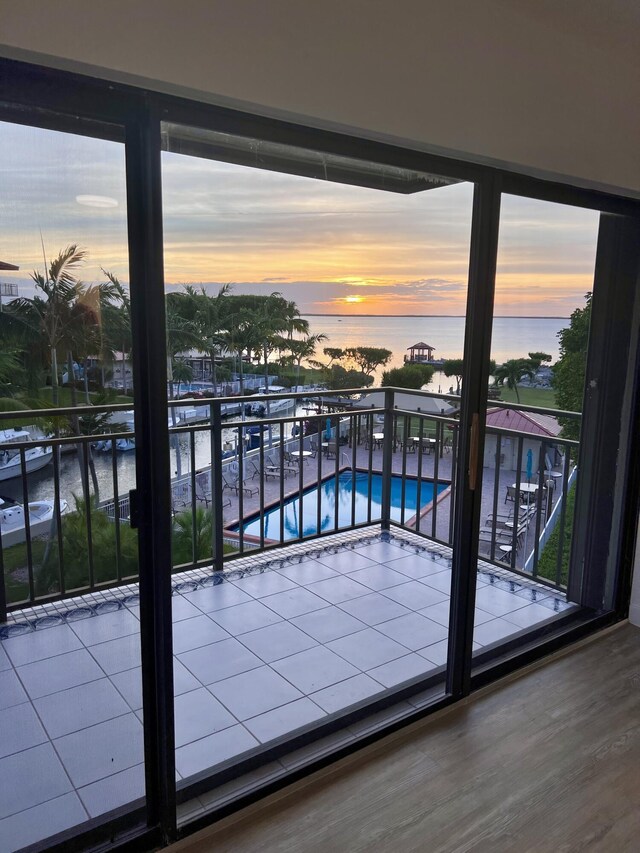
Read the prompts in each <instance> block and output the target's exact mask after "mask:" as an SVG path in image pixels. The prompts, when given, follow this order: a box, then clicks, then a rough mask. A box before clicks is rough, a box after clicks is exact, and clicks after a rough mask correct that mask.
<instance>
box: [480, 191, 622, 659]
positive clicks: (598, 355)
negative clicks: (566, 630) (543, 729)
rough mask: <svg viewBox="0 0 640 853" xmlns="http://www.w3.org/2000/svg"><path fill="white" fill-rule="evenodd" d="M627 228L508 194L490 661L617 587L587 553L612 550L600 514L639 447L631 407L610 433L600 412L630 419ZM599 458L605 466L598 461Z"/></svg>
mask: <svg viewBox="0 0 640 853" xmlns="http://www.w3.org/2000/svg"><path fill="white" fill-rule="evenodd" d="M612 219H614V220H615V219H616V218H615V217H613V218H612ZM615 227H616V226H615V223H614V224H613V225H612V224H611V223H608V222H607V217H606V216H605V217H601V216H600V214H599V212H597V211H594V210H591V209H583V208H578V207H571V206H569V205H566V204H557V203H552V202H548V201H540V200H537V199H532V198H526V197H523V196H516V195H507V194H505V195H503V196H502V198H501V207H500V227H499V242H498V253H497V271H496V281H495V298H494V306H493V322H492V330H491V350H490V353H491V359H490V364H489V367H488V373H489V376H490V379H489V385H488V388H487V408H486V417H485V419H484V442H483V450H482V456H481V458H479V459H478V462H477V466H478V467H477V471H478V482H477V489H478V491H479V495H478V502H479V504H480V507H479V533H478V538H477V544H478V561H477V573H476V575H475V577H476V595H475V612H474V632H473V656H474V659H475V661H476V662H477V663H487V662H490V661H491V660H492V659H493V658H495V657H496V656H497V655H499V654H501V653H504V651H505V649H507V648H517V647H518V646H519V645H522V644H525V643H527V642H530V641H531V639H532V638H533V637H535V636H544V635H545V634H549V633H551V632H553V631H554V630H556V629H557V628H558V626H559V625H561V624H569V623H570V622H571V621H572V620H573V621H575V620H579V619H580V618H584V616H585V614H586V613H587V612H588V613H592V614H593V613H598V612H600V613H601V612H606V611H607V610H610V609H611V608H612V606H613V600H612V598H611V597H609V598H607V596H606V594H605V590H606V588H607V587H608V586H611V582H612V577H611V571H612V569H611V562H610V561H609V563H608V562H607V559H606V558H605V559H603V560H602V561H601V562H600V564H599V566H598V567H597V568H596V566H594V565H593V564H591V568H590V572H591V577H590V580H589V584H590V585H591V586H590V587H589V584H587V583H586V582H585V579H584V572H585V561H584V556H585V554H586V553H594V551H592V550H591V549H595V550H596V551H598V550H599V552H600V553H601V554H609V553H610V545H611V541H612V533H611V531H612V530H617V529H618V528H619V525H620V517H619V516H618V517H616V516H615V512H614V510H613V505H612V504H611V506H610V507H609V510H608V514H607V521H606V523H605V525H604V526H603V525H601V524H600V525H594V523H593V516H592V515H591V516H590V513H592V512H593V509H592V507H593V501H594V500H596V501H597V497H596V496H597V495H600V497H601V498H602V497H603V496H604V495H605V494H611V493H612V492H613V490H614V489H615V476H616V475H615V471H616V466H617V465H619V464H622V459H623V458H624V454H625V453H626V450H627V448H626V445H625V443H624V441H622V438H621V436H620V432H619V430H620V418H619V414H618V416H617V417H616V418H614V422H613V423H612V426H611V432H610V433H609V435H608V438H607V439H606V441H604V440H603V439H604V437H603V435H602V429H603V426H602V420H601V419H602V417H603V416H605V415H611V413H612V411H613V410H615V411H617V412H618V413H619V412H620V411H621V409H622V407H623V405H624V401H625V394H627V395H628V393H629V388H628V378H629V367H628V353H629V352H630V351H631V350H630V333H631V327H630V324H629V322H628V320H627V321H625V320H624V319H623V317H624V315H625V313H626V314H627V317H630V316H631V314H632V312H633V305H634V293H633V288H632V286H630V284H629V282H628V281H625V280H624V275H623V273H622V272H621V270H620V269H619V268H618V269H616V267H615V264H614V263H609V265H608V266H607V267H606V268H605V260H606V258H607V256H610V255H611V254H612V253H614V252H615V250H614V245H615V243H614V241H615V240H616V239H619V237H616V236H614V229H615ZM631 230H632V229H631ZM623 305H624V306H625V307H624V308H623V307H622V306H623ZM614 329H616V332H615V333H614V335H613V337H612V336H611V332H612V331H613V330H614ZM616 350H617V351H618V353H619V355H618V358H619V361H618V363H617V366H616V367H615V368H613V364H614V363H615V362H614V361H613V360H612V356H613V352H614V351H616ZM607 351H608V354H607ZM601 386H602V388H603V390H604V388H607V391H608V397H609V402H608V404H607V407H606V409H603V403H602V398H601V397H600V393H601V392H600V388H601ZM616 430H617V431H616ZM605 448H606V450H605ZM600 453H606V454H607V456H608V460H609V461H608V465H607V466H606V467H605V466H602V465H600V466H598V455H599V454H600ZM620 454H622V455H620ZM589 518H591V519H592V520H591V522H590V521H589ZM607 525H608V526H607ZM589 588H590V589H591V594H590V593H589Z"/></svg>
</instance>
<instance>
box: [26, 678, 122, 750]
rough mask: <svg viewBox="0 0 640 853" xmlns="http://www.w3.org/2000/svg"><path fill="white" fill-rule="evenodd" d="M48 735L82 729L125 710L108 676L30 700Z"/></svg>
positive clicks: (52, 735) (65, 733) (60, 734)
mask: <svg viewBox="0 0 640 853" xmlns="http://www.w3.org/2000/svg"><path fill="white" fill-rule="evenodd" d="M33 704H34V706H35V708H36V711H37V712H38V714H39V716H40V719H41V720H42V722H43V724H44V727H45V728H46V730H47V734H48V735H49V737H50V738H57V737H61V736H62V735H67V734H70V733H71V732H76V731H79V730H80V729H86V728H87V727H88V726H93V725H95V724H96V723H102V722H104V721H105V720H110V719H112V718H113V717H119V716H121V715H122V714H126V713H128V712H129V706H128V705H127V703H126V702H125V701H124V699H123V698H122V697H121V696H120V694H119V693H118V691H117V690H116V689H115V687H114V686H113V685H112V684H111V683H110V681H109V679H108V678H106V677H105V678H101V679H100V680H98V681H90V682H89V683H88V684H81V685H80V686H78V687H71V688H69V690H62V691H61V692H59V693H52V694H50V695H49V696H43V697H42V699H35V700H34V702H33Z"/></svg>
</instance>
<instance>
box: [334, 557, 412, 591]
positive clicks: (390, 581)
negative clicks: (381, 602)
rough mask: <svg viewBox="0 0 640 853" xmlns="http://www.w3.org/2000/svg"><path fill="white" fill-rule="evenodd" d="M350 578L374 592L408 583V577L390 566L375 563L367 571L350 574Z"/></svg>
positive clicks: (362, 570) (361, 570) (359, 570)
mask: <svg viewBox="0 0 640 853" xmlns="http://www.w3.org/2000/svg"><path fill="white" fill-rule="evenodd" d="M348 576H349V577H350V578H352V579H353V580H354V581H358V583H361V584H363V585H364V586H366V587H368V588H369V589H372V590H380V589H389V587H392V586H399V585H400V584H401V583H407V581H408V578H407V576H406V575H403V574H401V572H395V571H394V570H393V569H392V568H390V567H389V566H386V565H382V564H381V563H374V564H373V565H371V566H369V567H368V568H366V569H358V570H357V571H354V572H349V575H348Z"/></svg>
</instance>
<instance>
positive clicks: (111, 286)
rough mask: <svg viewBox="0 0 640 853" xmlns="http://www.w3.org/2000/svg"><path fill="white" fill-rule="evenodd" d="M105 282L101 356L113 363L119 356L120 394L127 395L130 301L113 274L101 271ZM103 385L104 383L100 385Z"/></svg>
mask: <svg viewBox="0 0 640 853" xmlns="http://www.w3.org/2000/svg"><path fill="white" fill-rule="evenodd" d="M102 272H103V273H104V274H105V275H106V277H107V281H106V282H105V283H104V284H103V285H102V290H101V311H102V330H103V334H102V349H101V355H102V357H103V358H102V360H103V362H104V360H105V359H104V357H105V356H107V357H109V358H110V360H111V361H113V356H114V353H115V352H119V353H120V354H121V359H122V361H121V364H122V393H123V394H126V393H127V369H126V368H127V353H130V352H131V347H132V338H131V300H130V299H129V294H128V293H127V291H126V290H125V289H124V287H123V286H122V285H121V284H120V281H119V279H118V278H116V276H115V275H114V274H113V273H110V272H109V271H108V270H105V269H102ZM102 384H103V385H104V382H103V383H102Z"/></svg>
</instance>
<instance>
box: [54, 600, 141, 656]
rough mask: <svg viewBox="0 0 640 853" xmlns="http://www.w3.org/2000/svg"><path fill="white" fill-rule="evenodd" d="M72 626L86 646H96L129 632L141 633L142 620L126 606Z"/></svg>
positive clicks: (124, 635)
mask: <svg viewBox="0 0 640 853" xmlns="http://www.w3.org/2000/svg"><path fill="white" fill-rule="evenodd" d="M71 627H72V629H73V632H74V634H76V635H77V636H78V637H79V639H80V640H81V641H82V642H83V643H84V645H85V646H95V645H96V643H106V642H107V640H117V639H118V638H119V637H126V636H128V635H129V634H140V622H139V621H138V619H136V617H135V616H134V615H133V613H129V611H128V610H127V608H126V607H123V608H122V610H114V611H113V612H112V613H99V614H98V615H97V616H92V617H91V618H90V619H81V620H80V621H79V622H72V623H71ZM49 630H54V631H55V630H56V629H55V628H51V629H49Z"/></svg>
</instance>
